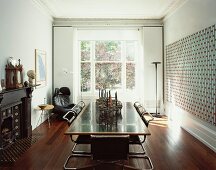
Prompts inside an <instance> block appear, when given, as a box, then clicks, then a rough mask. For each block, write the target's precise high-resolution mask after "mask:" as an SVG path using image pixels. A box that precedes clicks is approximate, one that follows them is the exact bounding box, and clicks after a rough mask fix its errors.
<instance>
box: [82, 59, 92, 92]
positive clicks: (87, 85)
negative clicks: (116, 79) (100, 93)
mask: <svg viewBox="0 0 216 170" xmlns="http://www.w3.org/2000/svg"><path fill="white" fill-rule="evenodd" d="M81 89H82V91H83V92H88V91H90V90H91V63H89V62H87V63H81Z"/></svg>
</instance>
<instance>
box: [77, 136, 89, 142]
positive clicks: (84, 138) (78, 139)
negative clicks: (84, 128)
mask: <svg viewBox="0 0 216 170" xmlns="http://www.w3.org/2000/svg"><path fill="white" fill-rule="evenodd" d="M76 143H77V144H90V143H91V136H90V135H79V136H78V137H77V139H76Z"/></svg>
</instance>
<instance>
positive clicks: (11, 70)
mask: <svg viewBox="0 0 216 170" xmlns="http://www.w3.org/2000/svg"><path fill="white" fill-rule="evenodd" d="M18 61H19V64H18V65H17V64H15V62H14V61H13V59H12V58H9V60H8V62H9V63H7V64H6V66H5V72H6V89H15V88H20V87H23V74H22V71H23V66H22V65H21V64H20V59H19V60H18ZM12 63H13V64H15V65H13V64H12Z"/></svg>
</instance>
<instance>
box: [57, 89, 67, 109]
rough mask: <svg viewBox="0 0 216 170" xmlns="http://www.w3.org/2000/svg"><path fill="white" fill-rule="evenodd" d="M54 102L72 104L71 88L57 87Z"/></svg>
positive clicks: (62, 104)
mask: <svg viewBox="0 0 216 170" xmlns="http://www.w3.org/2000/svg"><path fill="white" fill-rule="evenodd" d="M53 104H54V105H55V106H64V107H67V106H68V105H69V104H70V89H69V88H68V87H61V88H60V89H59V88H55V93H54V95H53Z"/></svg>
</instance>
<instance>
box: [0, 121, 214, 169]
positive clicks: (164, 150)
mask: <svg viewBox="0 0 216 170" xmlns="http://www.w3.org/2000/svg"><path fill="white" fill-rule="evenodd" d="M67 127H68V126H67V123H66V122H64V121H61V120H58V119H55V117H53V118H52V119H51V127H50V128H48V124H47V122H44V123H43V124H41V125H40V126H39V127H38V128H36V129H35V130H34V133H37V134H38V135H41V138H40V140H39V141H37V142H36V143H35V144H33V145H32V146H31V147H30V148H29V149H28V150H27V151H26V152H25V153H24V154H23V155H22V156H21V157H20V159H19V160H18V161H17V162H16V163H15V164H14V165H13V166H8V167H0V169H2V170H19V169H20V170H28V169H31V170H42V169H43V170H52V169H53V170H58V169H63V164H64V162H65V160H66V158H67V156H68V155H69V154H70V153H71V148H72V146H73V143H72V142H71V140H70V139H69V137H68V136H65V135H64V132H65V131H66V129H67ZM149 129H150V131H151V133H152V135H151V136H148V139H147V141H146V144H145V145H144V146H145V148H146V152H147V154H148V155H149V156H150V158H151V160H152V162H153V165H154V169H157V170H216V153H214V152H213V151H212V150H210V149H209V148H208V147H206V146H205V145H204V144H202V143H201V142H199V141H198V140H197V139H195V138H194V137H193V136H191V135H190V134H189V133H187V132H186V131H184V130H183V129H181V128H177V127H174V126H172V125H168V122H167V120H166V119H162V120H155V121H154V122H152V123H151V124H150V125H149ZM132 149H135V150H138V149H137V148H132ZM73 163H74V164H78V165H81V164H87V163H88V160H83V158H80V159H79V158H76V159H75V160H74V161H73ZM129 164H130V165H134V166H136V167H140V168H141V167H143V165H144V162H143V161H142V160H136V159H132V160H130V161H129ZM97 169H101V170H104V169H118V168H117V167H114V166H110V165H105V164H104V165H101V166H99V167H98V168H97Z"/></svg>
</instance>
